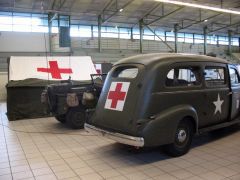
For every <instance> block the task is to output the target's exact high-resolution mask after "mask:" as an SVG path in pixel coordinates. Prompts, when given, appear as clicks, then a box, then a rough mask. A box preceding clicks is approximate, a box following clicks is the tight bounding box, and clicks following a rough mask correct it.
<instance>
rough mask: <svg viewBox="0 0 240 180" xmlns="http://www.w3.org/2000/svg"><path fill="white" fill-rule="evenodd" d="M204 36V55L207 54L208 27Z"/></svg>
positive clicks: (204, 29) (204, 30)
mask: <svg viewBox="0 0 240 180" xmlns="http://www.w3.org/2000/svg"><path fill="white" fill-rule="evenodd" d="M203 36H204V43H203V54H204V55H206V54H207V26H205V27H204V28H203Z"/></svg>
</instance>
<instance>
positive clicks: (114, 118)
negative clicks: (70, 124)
mask: <svg viewBox="0 0 240 180" xmlns="http://www.w3.org/2000/svg"><path fill="white" fill-rule="evenodd" d="M143 71H144V66H143V65H140V64H133V65H132V64H130V65H120V66H117V67H115V68H113V69H112V70H111V72H110V73H109V75H108V77H107V80H106V81H105V84H104V87H103V90H102V92H101V96H100V99H99V101H98V105H97V109H96V111H95V114H94V117H93V118H92V119H93V121H94V122H93V124H95V125H97V126H98V127H102V128H105V129H109V130H112V131H117V132H121V133H126V134H131V133H132V132H133V131H134V126H133V124H134V115H135V107H136V106H137V99H138V98H140V97H139V92H140V90H141V82H142V79H143Z"/></svg>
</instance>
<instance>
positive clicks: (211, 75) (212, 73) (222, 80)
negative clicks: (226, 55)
mask: <svg viewBox="0 0 240 180" xmlns="http://www.w3.org/2000/svg"><path fill="white" fill-rule="evenodd" d="M204 77H205V82H206V85H207V86H210V87H211V86H212V87H215V86H219V85H224V84H226V77H225V68H223V67H206V68H205V70H204Z"/></svg>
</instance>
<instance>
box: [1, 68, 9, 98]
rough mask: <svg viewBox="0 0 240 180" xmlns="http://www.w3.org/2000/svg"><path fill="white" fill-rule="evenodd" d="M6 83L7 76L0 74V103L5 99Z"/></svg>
mask: <svg viewBox="0 0 240 180" xmlns="http://www.w3.org/2000/svg"><path fill="white" fill-rule="evenodd" d="M7 81H8V75H7V73H6V72H5V73H4V72H1V73H0V101H5V100H6V97H7V91H6V88H5V86H6V84H7Z"/></svg>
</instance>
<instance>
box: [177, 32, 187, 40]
mask: <svg viewBox="0 0 240 180" xmlns="http://www.w3.org/2000/svg"><path fill="white" fill-rule="evenodd" d="M177 36H178V42H184V39H185V35H184V33H178V34H177Z"/></svg>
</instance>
